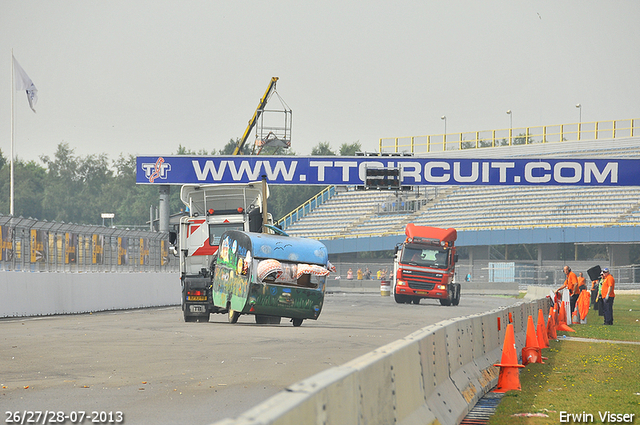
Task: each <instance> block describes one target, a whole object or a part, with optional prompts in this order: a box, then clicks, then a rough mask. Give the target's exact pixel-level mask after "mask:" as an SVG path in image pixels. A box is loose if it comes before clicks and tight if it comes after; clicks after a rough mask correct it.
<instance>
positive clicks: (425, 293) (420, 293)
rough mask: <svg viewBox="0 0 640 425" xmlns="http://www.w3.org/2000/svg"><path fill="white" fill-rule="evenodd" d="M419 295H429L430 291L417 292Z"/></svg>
mask: <svg viewBox="0 0 640 425" xmlns="http://www.w3.org/2000/svg"><path fill="white" fill-rule="evenodd" d="M416 294H418V295H429V291H416Z"/></svg>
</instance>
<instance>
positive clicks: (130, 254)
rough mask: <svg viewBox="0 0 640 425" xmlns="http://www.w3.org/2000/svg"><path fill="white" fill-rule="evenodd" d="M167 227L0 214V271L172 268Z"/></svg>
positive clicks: (120, 270) (107, 270)
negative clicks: (119, 226) (152, 228)
mask: <svg viewBox="0 0 640 425" xmlns="http://www.w3.org/2000/svg"><path fill="white" fill-rule="evenodd" d="M178 266H179V264H178V262H177V261H173V258H172V257H171V256H170V255H169V238H168V233H166V232H146V231H139V230H130V229H116V228H109V227H102V226H87V225H78V224H67V223H63V222H61V223H57V222H55V221H53V222H47V221H38V220H35V219H32V218H23V217H11V216H3V215H0V270H5V271H8V270H12V271H25V272H77V273H81V272H164V271H177V269H178Z"/></svg>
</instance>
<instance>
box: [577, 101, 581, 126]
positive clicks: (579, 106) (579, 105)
mask: <svg viewBox="0 0 640 425" xmlns="http://www.w3.org/2000/svg"><path fill="white" fill-rule="evenodd" d="M576 108H578V109H580V121H578V122H582V105H581V104H579V103H576Z"/></svg>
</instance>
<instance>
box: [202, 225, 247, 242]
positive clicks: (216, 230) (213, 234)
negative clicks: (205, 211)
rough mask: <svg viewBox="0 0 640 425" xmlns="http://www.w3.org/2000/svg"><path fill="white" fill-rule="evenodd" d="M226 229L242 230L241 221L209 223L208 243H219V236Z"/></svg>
mask: <svg viewBox="0 0 640 425" xmlns="http://www.w3.org/2000/svg"><path fill="white" fill-rule="evenodd" d="M227 230H244V224H243V223H220V224H210V225H209V245H211V246H218V245H220V236H222V234H223V233H224V232H226V231H227Z"/></svg>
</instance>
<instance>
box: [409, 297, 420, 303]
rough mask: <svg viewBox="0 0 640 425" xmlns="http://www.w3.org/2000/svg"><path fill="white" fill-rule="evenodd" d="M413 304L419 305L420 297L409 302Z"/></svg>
mask: <svg viewBox="0 0 640 425" xmlns="http://www.w3.org/2000/svg"><path fill="white" fill-rule="evenodd" d="M411 301H412V302H413V303H414V304H420V297H413V299H412V300H411Z"/></svg>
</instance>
